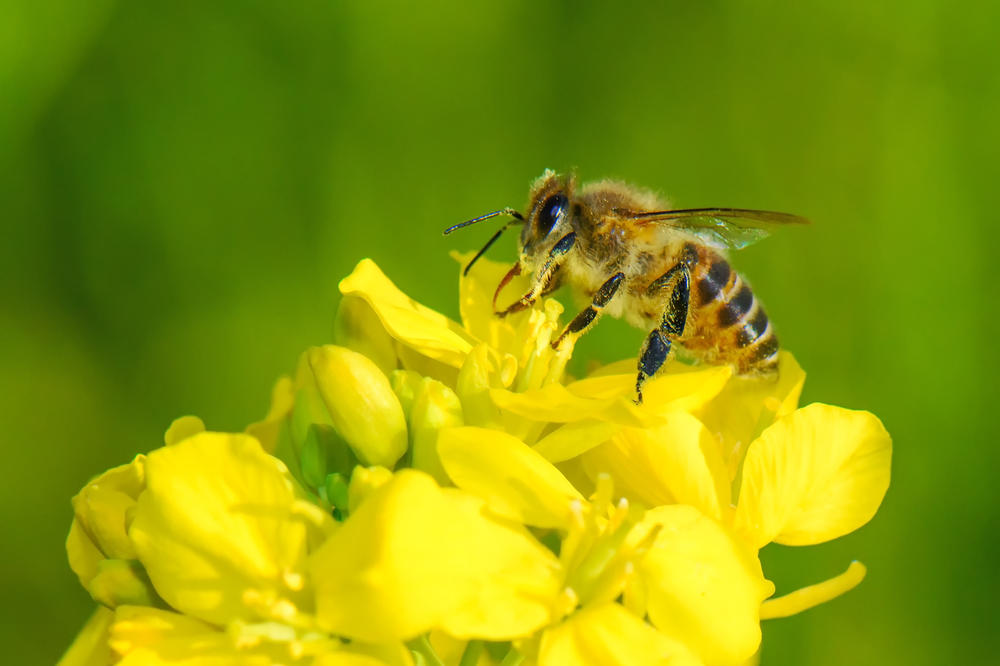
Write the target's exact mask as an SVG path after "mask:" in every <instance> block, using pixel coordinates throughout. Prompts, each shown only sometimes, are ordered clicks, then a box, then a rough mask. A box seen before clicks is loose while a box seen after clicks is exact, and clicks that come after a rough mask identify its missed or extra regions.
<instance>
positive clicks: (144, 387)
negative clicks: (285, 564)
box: [0, 0, 1000, 666]
mask: <svg viewBox="0 0 1000 666" xmlns="http://www.w3.org/2000/svg"><path fill="white" fill-rule="evenodd" d="M470 4H474V5H475V6H474V7H468V6H466V5H465V4H461V3H440V2H433V1H427V2H422V3H387V2H365V3H361V2H334V1H332V0H327V1H325V2H321V1H318V0H315V1H311V2H288V3H277V2H259V1H253V0H249V1H248V0H240V1H239V2H237V1H231V2H227V1H224V0H222V1H217V2H211V3H202V2H192V1H187V0H181V1H179V2H169V3H168V2H145V3H131V2H116V1H115V0H89V1H87V2H74V1H71V0H64V1H63V2H27V1H23V2H22V1H21V0H8V1H7V2H2V3H0V99H2V101H0V224H2V227H0V228H2V231H3V235H2V242H0V278H2V279H0V285H2V286H0V289H2V291H0V299H2V300H0V303H2V306H0V350H2V352H0V353H2V358H0V362H2V366H0V405H2V408H0V433H2V435H0V436H2V454H3V464H2V466H0V518H2V521H3V522H2V524H3V534H4V537H3V539H2V540H0V560H2V562H3V563H4V565H3V567H2V568H0V586H2V590H3V597H4V600H5V602H6V603H4V604H3V606H2V608H0V618H2V621H0V644H2V645H3V646H4V654H5V659H6V660H9V661H10V663H25V664H27V663H38V664H43V663H51V662H53V661H54V660H55V659H56V658H57V657H58V655H59V654H60V653H61V652H62V650H63V649H64V648H65V646H67V645H68V644H69V642H70V640H71V638H72V636H73V635H74V633H75V632H76V631H77V629H78V628H79V626H80V625H81V624H82V622H83V621H84V619H85V618H86V617H87V615H88V613H89V612H90V609H91V607H92V602H91V601H90V599H89V598H88V597H87V595H86V593H85V592H84V591H83V590H82V589H81V588H80V587H79V585H78V584H77V582H76V580H75V578H74V576H73V574H72V573H71V572H70V570H69V568H68V566H67V565H66V562H65V554H64V550H63V540H64V538H65V534H66V531H67V529H68V526H69V524H70V519H71V511H70V506H69V498H70V497H71V496H72V495H73V494H74V493H75V492H76V491H77V490H78V489H79V488H80V487H81V485H82V484H83V483H84V482H85V481H86V480H87V479H88V478H89V477H90V476H91V475H92V474H95V473H97V472H99V471H101V470H103V469H105V468H107V467H109V466H112V465H115V464H118V463H121V462H124V461H126V460H128V459H130V458H131V457H132V456H133V455H134V454H135V453H136V452H139V451H145V450H148V449H150V448H153V447H155V446H157V445H158V444H159V442H160V441H161V438H162V433H163V431H164V429H165V428H166V427H167V425H168V424H169V423H170V421H171V420H172V419H173V418H174V417H176V416H178V415H182V414H188V413H192V414H197V415H200V416H201V417H202V418H203V419H204V420H205V421H206V423H208V425H209V427H210V428H214V429H222V430H225V429H241V428H242V427H243V426H244V425H245V424H246V423H248V422H249V421H252V420H254V419H256V418H258V417H259V416H261V415H262V414H263V413H264V411H265V410H266V407H267V403H268V398H269V392H270V388H271V385H272V382H273V380H274V379H275V378H276V377H277V376H278V375H279V374H280V373H282V372H285V371H287V370H289V369H291V368H292V367H293V364H294V361H295V359H296V357H297V354H298V353H299V351H300V350H302V349H303V348H304V347H305V346H306V345H309V344H314V343H320V342H324V341H328V340H329V339H330V337H331V323H332V319H333V313H334V309H335V306H336V302H337V289H336V285H337V281H338V279H339V278H340V277H342V276H343V275H345V274H346V273H348V272H349V271H350V270H351V268H352V267H353V266H354V264H355V263H356V262H357V261H358V260H359V259H360V258H362V257H365V256H370V257H373V258H374V259H376V260H377V261H378V262H379V264H380V265H381V266H382V267H383V269H384V270H385V271H386V273H388V274H389V276H390V277H392V278H393V279H394V280H395V281H396V282H397V283H398V284H400V285H401V286H403V287H404V288H405V289H406V290H407V291H408V292H409V293H411V294H412V295H414V296H415V297H417V298H419V299H420V300H422V301H423V302H424V303H427V304H429V305H431V306H433V307H435V308H438V309H441V310H443V311H445V312H448V313H451V314H457V306H456V275H457V273H456V269H457V267H456V265H455V264H454V263H453V262H452V260H451V259H449V258H448V251H449V250H450V249H452V248H460V249H464V250H467V249H475V248H477V247H478V246H479V245H481V244H482V242H483V241H484V240H485V239H486V237H487V236H488V235H489V233H491V231H492V230H491V229H489V228H477V229H475V230H468V231H466V232H464V233H462V234H458V235H455V236H450V237H448V238H443V237H442V236H441V233H440V231H441V229H442V228H443V227H444V226H446V225H448V224H451V223H454V222H456V221H459V220H462V219H465V218H468V217H471V216H473V215H476V214H479V213H482V212H485V211H487V210H492V209H494V208H498V207H501V206H504V205H514V206H521V205H522V204H523V202H524V199H525V196H526V188H527V184H528V183H529V181H530V180H531V179H532V178H534V177H535V176H536V175H538V174H539V173H541V171H542V169H543V168H544V167H553V168H557V169H567V168H571V167H577V168H578V169H579V173H580V176H581V177H582V178H583V179H596V178H601V177H606V176H615V177H621V178H624V179H627V180H630V181H632V182H635V183H639V184H643V185H647V186H650V187H653V188H657V189H659V190H660V191H662V192H664V193H665V194H668V195H669V196H671V197H672V198H673V200H674V202H675V203H677V204H679V205H681V206H684V207H694V206H708V205H726V206H740V207H754V208H771V209H779V210H787V211H791V212H797V213H801V214H804V215H807V216H809V217H811V218H812V219H813V220H814V224H813V225H812V226H811V227H808V228H804V229H791V230H789V231H788V232H787V233H782V234H779V235H777V236H775V237H772V238H771V239H769V240H768V241H766V242H764V243H761V244H759V245H757V246H754V247H753V248H750V249H748V250H746V251H743V252H741V253H740V255H739V256H738V257H736V264H737V266H738V267H739V268H740V269H742V270H743V271H744V272H745V273H746V274H747V275H748V276H749V277H750V280H751V281H752V282H753V284H754V286H755V288H756V290H757V293H758V294H760V295H761V296H762V298H763V300H764V301H765V302H766V303H767V306H768V312H769V313H770V314H771V315H772V319H774V320H775V321H776V322H777V323H778V326H779V330H780V335H781V339H782V341H783V342H784V343H785V344H786V345H787V347H789V348H790V349H792V350H793V351H794V352H795V353H796V355H797V357H798V359H799V360H800V362H801V363H802V365H803V366H804V367H805V368H806V370H807V371H808V372H809V380H808V382H807V384H806V390H805V396H804V398H805V400H806V401H813V400H820V401H826V402H832V403H836V404H841V405H845V406H848V407H853V408H864V409H870V410H872V411H873V412H875V413H876V414H878V415H879V416H880V417H881V418H882V419H883V420H884V422H885V424H886V426H887V427H888V429H889V431H890V432H891V433H892V434H893V436H894V440H895V447H896V449H895V461H894V477H893V485H892V488H891V489H890V492H889V495H888V496H887V498H886V500H885V503H884V505H883V507H882V510H881V511H880V513H879V514H878V516H877V517H876V518H875V520H873V521H872V522H871V523H870V524H869V525H868V526H866V527H865V528H863V529H862V530H860V531H859V532H857V533H855V534H853V535H850V536H848V537H846V538H842V539H839V540H837V541H835V542H833V543H830V544H826V545H823V546H820V547H813V548H807V549H794V548H783V547H780V546H770V547H768V549H767V550H766V551H765V554H764V555H765V566H766V571H767V572H768V574H769V576H770V577H772V578H773V579H774V580H775V581H776V583H777V585H778V588H779V590H784V591H787V590H790V589H792V588H794V587H797V586H799V585H803V584H808V583H811V582H814V581H817V580H820V579H822V578H825V577H827V576H830V575H833V574H835V573H838V572H840V571H841V570H843V568H844V567H845V566H846V565H847V563H848V562H849V561H850V560H851V559H852V558H859V559H861V560H863V561H864V562H865V563H866V564H867V565H868V566H869V569H870V573H869V577H868V579H867V580H866V581H865V583H864V584H863V585H862V586H861V587H860V588H859V589H857V590H856V591H854V592H852V593H851V594H849V595H848V596H846V597H844V598H842V599H839V600H837V601H835V602H833V603H830V604H828V605H825V606H823V607H820V608H817V609H815V610H813V611H810V612H808V613H806V614H804V615H801V616H798V617H795V618H792V619H788V620H780V621H772V622H768V623H766V624H765V629H764V631H765V634H764V643H763V663H764V664H767V665H773V664H844V663H871V664H906V665H908V666H912V665H915V664H957V663H963V664H974V663H987V662H990V661H992V660H993V659H994V658H995V656H996V654H997V653H998V650H1000V638H998V636H1000V632H997V631H996V629H997V620H996V606H997V599H998V598H1000V587H998V575H997V567H998V562H1000V547H998V543H1000V538H998V535H997V529H998V526H1000V521H998V520H997V518H998V515H1000V510H998V508H997V500H996V498H997V483H996V481H995V475H996V473H997V470H998V463H1000V454H998V451H1000V446H998V443H997V439H996V431H997V429H996V426H995V423H996V421H995V415H994V413H992V412H995V407H994V406H993V404H994V400H995V398H996V395H997V392H996V388H995V384H996V373H997V370H998V369H1000V368H998V362H997V361H998V355H997V351H996V348H997V344H996V335H997V324H998V316H997V308H998V294H997V289H996V286H995V285H996V275H995V273H994V271H993V264H994V263H995V254H996V250H997V249H998V248H1000V244H998V242H997V230H996V220H997V214H996V211H997V210H998V204H997V186H996V183H995V180H996V178H997V175H998V171H997V167H996V158H997V156H998V155H1000V149H998V148H1000V140H998V139H1000V122H998V118H1000V75H998V73H997V72H998V70H1000V58H998V47H997V44H998V43H1000V29H998V28H997V26H1000V5H998V4H996V3H992V4H991V3H964V2H954V1H952V2H945V1H943V0H934V1H930V2H926V1H920V0H906V1H904V0H896V1H893V2H879V3H872V2H868V1H866V0H850V1H844V0H840V1H837V2H789V3H783V2H753V3H751V2H730V3H727V2H711V1H710V2H664V3H646V2H642V3H632V2H616V3H582V2H541V3H540V2H529V1H519V2H502V3H501V2H485V3H470ZM513 246H514V240H513V236H511V237H510V238H508V239H506V241H505V242H501V243H499V244H498V245H497V247H496V249H495V250H494V251H493V252H492V253H491V256H494V257H496V258H513V256H514V247H513ZM641 338H642V332H640V331H637V330H632V329H630V328H628V327H627V326H625V325H623V324H620V323H618V322H611V321H607V322H603V323H602V324H601V326H600V327H598V330H597V331H595V332H594V333H593V334H592V335H590V336H588V337H587V338H586V339H585V341H584V342H582V343H581V345H580V346H579V347H578V349H579V350H580V351H579V352H578V353H579V354H580V355H585V356H586V357H588V358H598V359H603V360H615V359H618V358H623V357H626V356H631V355H634V354H635V351H636V349H637V348H638V345H639V343H640V341H641Z"/></svg>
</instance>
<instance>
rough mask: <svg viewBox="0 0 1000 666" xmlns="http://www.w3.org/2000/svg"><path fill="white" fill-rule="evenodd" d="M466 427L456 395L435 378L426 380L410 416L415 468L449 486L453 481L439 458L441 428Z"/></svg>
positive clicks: (460, 403)
mask: <svg viewBox="0 0 1000 666" xmlns="http://www.w3.org/2000/svg"><path fill="white" fill-rule="evenodd" d="M463 425H465V419H464V417H463V416H462V401H461V400H459V399H458V396H457V395H455V392H454V391H452V390H451V389H450V388H448V387H447V386H445V385H444V384H442V383H441V382H439V381H437V380H435V379H430V378H427V379H424V381H423V383H422V384H421V387H420V391H419V393H417V396H416V398H415V399H414V401H413V411H412V413H411V414H410V431H411V432H410V434H411V437H412V439H413V443H412V446H413V465H412V466H413V467H414V468H416V469H419V470H421V471H423V472H427V473H428V474H430V475H431V476H433V477H434V480H435V481H437V482H438V483H439V484H441V485H447V484H449V483H450V482H451V481H450V479H449V478H448V474H447V472H445V471H444V467H443V466H442V465H441V459H440V458H439V457H438V452H437V442H438V433H439V432H440V431H441V429H442V428H453V427H459V426H463Z"/></svg>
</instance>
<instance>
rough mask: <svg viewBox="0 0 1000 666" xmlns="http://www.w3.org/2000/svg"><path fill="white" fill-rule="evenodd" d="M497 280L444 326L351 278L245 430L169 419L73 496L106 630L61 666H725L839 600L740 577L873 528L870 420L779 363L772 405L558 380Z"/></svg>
mask: <svg viewBox="0 0 1000 666" xmlns="http://www.w3.org/2000/svg"><path fill="white" fill-rule="evenodd" d="M458 258H459V260H460V261H463V262H464V261H465V260H467V259H468V257H458ZM504 272H505V269H504V268H503V267H501V266H499V265H498V264H494V263H492V262H489V261H486V260H482V261H480V262H479V263H478V264H477V265H476V268H475V270H474V271H472V272H471V274H470V275H469V276H468V277H467V278H464V279H462V280H461V281H460V285H459V306H460V307H459V309H460V313H461V323H459V322H455V321H452V320H450V319H448V318H447V317H445V316H444V315H442V314H440V313H437V312H435V311H433V310H431V309H429V308H427V307H425V306H423V305H421V304H419V303H417V302H415V301H413V300H412V299H410V298H409V297H407V296H406V295H405V294H404V293H403V292H402V291H400V290H399V289H398V288H396V286H395V285H393V284H392V282H390V281H389V279H388V278H387V277H386V276H385V275H384V274H382V272H381V271H380V270H379V269H378V268H377V267H376V266H375V264H374V263H372V262H371V261H368V260H365V261H362V262H361V263H360V264H359V265H358V266H357V268H356V269H355V271H354V272H353V273H352V274H351V275H350V276H348V277H347V278H345V279H344V280H343V281H342V282H341V285H340V288H341V292H342V293H343V300H342V302H341V305H340V308H339V310H338V313H337V320H336V325H335V335H336V340H335V342H336V344H327V345H321V346H316V347H312V348H310V349H308V350H306V351H305V352H304V353H303V354H302V355H301V357H300V359H299V362H298V366H297V368H296V370H295V372H294V373H293V375H291V376H289V377H283V378H281V379H279V381H278V382H277V383H276V385H275V387H274V390H273V393H272V402H271V408H270V410H269V411H268V414H267V416H266V417H265V418H264V419H263V420H261V421H259V422H257V423H254V424H251V425H250V426H248V427H247V429H246V431H245V433H243V434H228V433H215V432H206V431H205V426H204V424H203V423H202V422H201V421H200V420H198V419H196V418H194V417H185V418H182V419H178V420H177V421H176V422H175V423H174V424H173V425H172V426H171V427H170V429H169V430H168V432H167V435H166V436H165V438H164V443H165V446H164V447H162V448H159V449H156V450H154V451H152V452H151V453H149V454H148V455H146V456H139V457H137V458H136V460H135V461H133V462H132V463H131V464H130V465H126V466H123V467H120V468H115V469H113V470H110V471H108V472H106V473H105V474H103V475H101V476H100V477H98V478H97V479H95V480H94V481H93V482H91V483H90V484H88V485H87V486H86V487H85V488H84V489H83V490H82V491H81V493H80V494H79V495H78V496H77V497H76V498H75V499H74V513H75V518H74V522H73V526H72V527H71V530H70V536H69V538H68V539H67V551H68V554H69V558H70V563H71V566H72V568H73V570H74V571H75V572H76V573H77V575H78V577H79V578H80V581H81V583H82V584H83V586H84V587H85V588H86V589H87V590H88V591H89V592H90V594H91V596H92V597H93V598H94V599H95V600H96V601H97V602H98V603H100V604H101V605H102V608H100V609H99V610H98V611H97V612H96V614H95V615H94V617H93V618H92V619H91V621H90V622H88V623H87V625H86V626H85V627H84V629H83V631H81V633H80V636H79V637H78V639H77V641H76V642H75V643H74V644H73V646H71V648H70V650H69V651H68V652H67V653H66V655H65V656H64V659H63V662H62V663H64V664H84V663H93V664H100V663H109V662H110V661H113V660H120V662H121V663H126V664H138V663H171V664H175V663H176V664H198V663H230V662H239V663H250V664H257V663H259V664H272V663H273V664H277V663H297V664H317V665H320V666H338V665H344V666H350V665H354V664H356V665H358V666H363V665H365V664H367V665H371V664H389V665H391V666H403V665H408V664H413V663H415V662H419V663H429V664H438V663H447V664H459V663H460V662H461V664H462V665H463V666H467V665H468V664H471V663H497V662H499V661H501V660H504V662H505V663H511V662H516V661H517V660H519V659H522V658H523V659H524V660H525V661H526V663H530V664H538V665H539V666H555V665H559V666H562V665H564V664H568V665H570V666H573V665H575V664H580V665H583V664H593V663H597V664H651V663H662V664H673V665H689V664H706V665H716V664H718V665H725V664H733V665H736V664H743V663H746V662H747V661H748V660H751V659H752V658H753V655H754V654H755V653H756V652H757V650H758V649H759V643H760V621H761V619H762V618H777V617H783V616H786V615H790V614H794V613H796V612H800V611H801V610H803V609H805V608H808V607H811V606H813V605H815V604H817V603H821V602H823V601H826V600H828V599H830V598H833V597H834V596H837V595H838V594H841V593H843V592H845V591H846V590H848V589H850V588H852V587H853V586H855V585H857V584H858V583H859V582H860V580H861V579H862V578H863V576H864V567H863V565H860V564H858V563H855V564H852V565H851V566H850V567H849V568H848V570H847V571H846V572H845V573H844V574H842V575H840V576H837V577H835V578H833V579H830V580H828V581H825V582H823V583H819V584H817V585H813V586H809V587H807V588H803V589H802V590H799V591H797V592H792V593H791V594H787V595H785V596H783V597H780V598H777V599H770V598H769V597H771V595H772V594H773V592H774V587H773V585H772V584H771V583H770V582H769V581H768V580H767V579H766V578H765V577H764V573H763V571H762V570H761V564H760V560H759V558H758V552H759V550H760V548H762V547H763V546H764V545H766V544H767V543H770V542H778V543H783V544H788V545H808V544H813V543H820V542H822V541H826V540H829V539H832V538H836V537H837V536H840V535H843V534H846V533H848V532H850V531H852V530H854V529H857V528H858V527H860V526H861V525H863V524H864V523H865V522H867V521H868V520H869V519H870V518H871V517H872V516H873V515H874V513H875V511H876V510H877V508H878V506H879V504H880V502H881V499H882V497H883V495H884V493H885V491H886V488H887V486H888V481H889V465H890V457H891V442H890V440H889V437H888V435H887V434H886V433H885V430H884V429H883V428H882V426H881V423H880V422H879V421H878V419H876V418H875V417H874V416H872V415H871V414H868V413H867V412H852V411H849V410H845V409H841V408H838V407H832V406H828V405H810V406H808V407H804V408H801V409H798V408H797V407H798V397H799V394H800V393H801V390H802V385H803V382H804V377H805V375H804V373H802V371H801V368H799V367H798V365H797V364H796V363H795V360H794V359H793V358H792V357H791V355H790V354H788V353H787V352H783V353H782V356H781V375H780V379H779V380H778V381H777V382H767V381H763V380H759V379H747V378H742V377H734V376H733V373H732V370H731V369H730V368H728V367H724V366H723V367H714V366H694V367H692V366H686V365H684V364H682V363H678V362H671V363H670V364H668V367H667V368H666V371H665V372H664V373H663V374H662V375H661V376H660V377H658V378H656V379H653V380H651V381H650V382H648V383H647V385H646V387H645V388H644V394H645V402H644V404H643V405H642V406H641V407H638V406H636V405H634V404H633V403H632V397H633V392H634V377H635V367H636V362H635V360H634V359H631V360H628V359H627V360H624V361H621V362H617V363H612V364H609V365H607V366H604V367H600V368H598V369H597V370H595V371H594V372H592V373H591V374H589V375H588V376H586V377H582V378H578V379H577V378H572V377H568V376H567V373H566V364H567V361H568V360H569V358H570V355H571V354H572V351H573V346H572V341H567V342H566V343H565V344H563V345H561V346H560V347H559V348H558V349H553V348H552V346H551V344H550V343H551V341H552V340H554V339H555V338H556V336H557V335H558V333H559V331H560V330H561V329H560V322H559V317H560V315H561V314H562V306H561V305H560V304H559V303H558V302H557V301H554V300H543V301H542V302H540V303H538V304H537V305H536V307H534V308H530V309H526V310H525V311H523V312H519V313H516V314H514V315H511V316H509V317H507V318H503V319H500V318H497V317H495V316H494V315H493V312H492V305H491V302H492V293H493V290H494V287H495V286H496V284H497V283H498V282H499V281H500V279H501V278H502V276H503V274H504ZM521 286H524V285H521ZM616 493H617V494H616ZM442 660H443V661H442Z"/></svg>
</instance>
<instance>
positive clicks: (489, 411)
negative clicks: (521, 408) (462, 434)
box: [455, 345, 502, 428]
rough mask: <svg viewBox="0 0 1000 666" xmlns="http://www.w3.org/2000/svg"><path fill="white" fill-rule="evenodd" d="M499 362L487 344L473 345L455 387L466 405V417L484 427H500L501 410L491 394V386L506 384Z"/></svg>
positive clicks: (467, 419)
mask: <svg viewBox="0 0 1000 666" xmlns="http://www.w3.org/2000/svg"><path fill="white" fill-rule="evenodd" d="M499 374H500V373H499V371H498V369H497V368H496V364H495V363H494V362H493V360H492V359H491V358H490V350H489V347H487V346H486V345H478V346H476V347H474V348H473V350H472V351H471V352H469V355H468V356H467V357H466V358H465V363H463V364H462V368H461V369H460V370H459V371H458V381H457V382H456V383H455V391H456V393H457V394H458V395H459V396H460V397H461V401H462V405H463V407H464V408H465V414H464V417H465V421H466V423H468V424H469V425H474V426H480V427H483V428H500V427H502V421H501V419H500V410H498V409H497V407H496V405H494V404H493V400H492V398H490V389H491V388H497V387H499V386H501V385H502V382H501V381H500V377H499Z"/></svg>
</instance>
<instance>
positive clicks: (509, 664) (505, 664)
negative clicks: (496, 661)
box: [500, 647, 524, 666]
mask: <svg viewBox="0 0 1000 666" xmlns="http://www.w3.org/2000/svg"><path fill="white" fill-rule="evenodd" d="M522 661H524V655H523V654H521V653H520V652H518V651H517V649H516V648H513V647H512V648H511V649H510V652H508V653H507V656H505V657H504V658H503V661H501V662H500V666H518V665H519V664H520V663H521V662H522Z"/></svg>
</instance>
